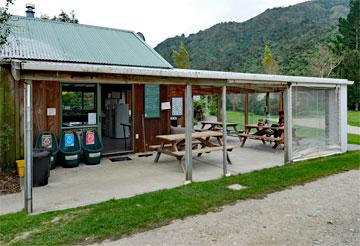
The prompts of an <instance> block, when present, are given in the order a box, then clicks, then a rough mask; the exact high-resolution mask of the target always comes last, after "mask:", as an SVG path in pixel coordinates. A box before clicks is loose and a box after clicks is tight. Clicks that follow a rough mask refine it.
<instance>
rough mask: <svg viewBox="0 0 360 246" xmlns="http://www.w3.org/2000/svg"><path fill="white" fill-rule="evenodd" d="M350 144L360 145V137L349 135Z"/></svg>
mask: <svg viewBox="0 0 360 246" xmlns="http://www.w3.org/2000/svg"><path fill="white" fill-rule="evenodd" d="M348 143H349V144H359V145H360V135H357V134H351V133H349V134H348Z"/></svg>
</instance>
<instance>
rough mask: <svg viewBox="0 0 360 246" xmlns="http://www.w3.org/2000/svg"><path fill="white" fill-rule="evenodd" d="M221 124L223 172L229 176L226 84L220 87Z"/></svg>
mask: <svg viewBox="0 0 360 246" xmlns="http://www.w3.org/2000/svg"><path fill="white" fill-rule="evenodd" d="M222 125H223V174H224V176H229V173H228V171H227V147H226V142H227V140H226V137H227V124H226V85H224V86H223V88H222Z"/></svg>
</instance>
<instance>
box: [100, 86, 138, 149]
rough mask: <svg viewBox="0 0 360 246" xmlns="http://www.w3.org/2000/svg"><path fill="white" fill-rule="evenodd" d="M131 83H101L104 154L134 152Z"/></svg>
mask: <svg viewBox="0 0 360 246" xmlns="http://www.w3.org/2000/svg"><path fill="white" fill-rule="evenodd" d="M132 92H133V90H132V86H131V85H107V84H103V85H101V135H102V141H103V145H104V149H103V154H104V155H111V154H119V153H126V152H133V149H134V148H133V127H132V125H133V117H132V113H133V110H132V109H133V99H132V98H133V95H132Z"/></svg>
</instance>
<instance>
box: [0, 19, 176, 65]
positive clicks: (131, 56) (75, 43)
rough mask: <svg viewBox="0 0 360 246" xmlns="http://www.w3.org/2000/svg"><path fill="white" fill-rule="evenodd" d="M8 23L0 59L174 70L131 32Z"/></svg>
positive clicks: (51, 23)
mask: <svg viewBox="0 0 360 246" xmlns="http://www.w3.org/2000/svg"><path fill="white" fill-rule="evenodd" d="M9 24H10V25H11V35H10V37H9V39H8V41H9V42H8V43H7V44H6V45H5V46H4V47H3V48H2V50H0V60H2V59H7V58H17V59H28V60H43V61H62V62H78V63H91V64H109V65H122V66H137V67H156V68H171V67H172V66H171V65H170V64H169V63H168V62H167V61H166V60H165V59H164V58H162V57H161V56H160V55H159V54H158V53H157V52H156V51H155V50H154V49H152V48H151V47H150V46H148V45H147V44H146V43H145V42H144V41H143V40H142V39H141V38H140V37H139V36H138V35H137V34H136V33H134V32H132V31H125V30H119V29H111V28H104V27H97V26H89V25H82V24H72V23H64V22H59V21H50V20H42V19H38V18H27V17H20V16H13V17H12V18H11V20H10V21H9Z"/></svg>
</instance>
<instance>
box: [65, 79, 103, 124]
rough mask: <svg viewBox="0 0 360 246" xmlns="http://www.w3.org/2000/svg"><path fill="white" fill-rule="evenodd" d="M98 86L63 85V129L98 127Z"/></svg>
mask: <svg viewBox="0 0 360 246" xmlns="http://www.w3.org/2000/svg"><path fill="white" fill-rule="evenodd" d="M96 100H97V96H96V85H93V84H63V86H62V122H63V124H62V125H63V127H70V126H81V125H96V124H97V117H96V116H97V114H96V113H97V110H96V105H97V103H96Z"/></svg>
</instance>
